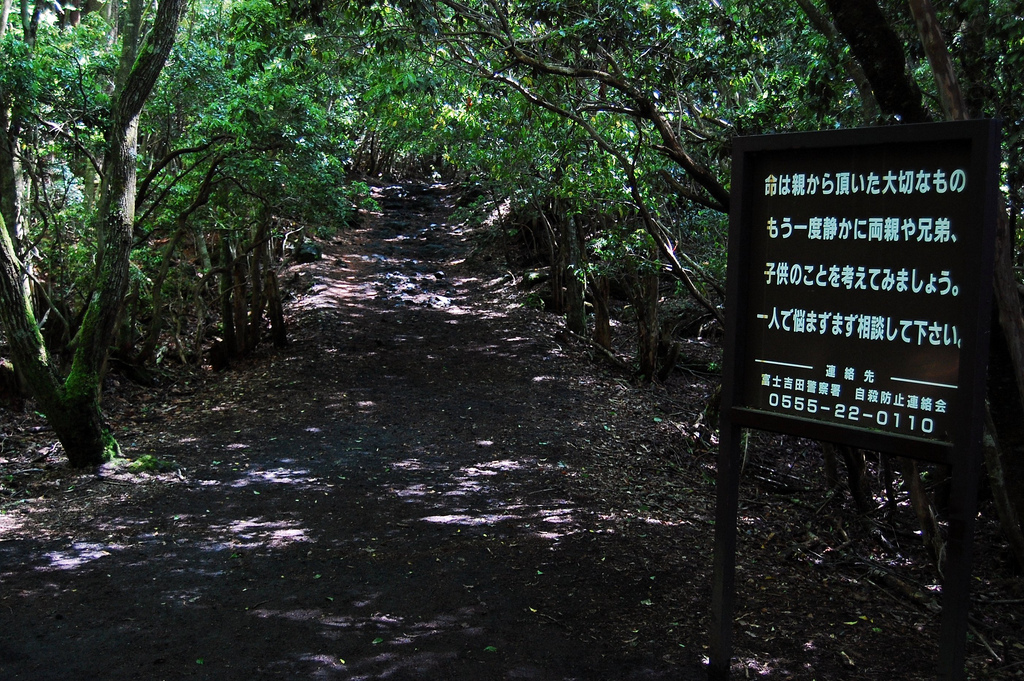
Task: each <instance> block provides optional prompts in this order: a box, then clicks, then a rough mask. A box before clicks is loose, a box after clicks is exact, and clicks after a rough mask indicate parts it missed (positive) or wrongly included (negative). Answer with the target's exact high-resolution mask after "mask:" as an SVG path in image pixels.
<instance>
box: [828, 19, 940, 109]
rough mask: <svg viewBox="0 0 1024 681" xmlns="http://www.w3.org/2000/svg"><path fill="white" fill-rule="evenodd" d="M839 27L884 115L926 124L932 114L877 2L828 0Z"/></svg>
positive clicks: (900, 45)
mask: <svg viewBox="0 0 1024 681" xmlns="http://www.w3.org/2000/svg"><path fill="white" fill-rule="evenodd" d="M827 4H828V8H829V10H830V11H831V12H832V17H833V18H834V19H835V26H836V28H838V29H839V31H840V32H841V33H842V34H843V36H844V37H845V38H846V42H847V43H848V44H849V45H850V50H851V51H852V52H853V55H854V57H856V59H857V62H858V63H860V65H861V67H862V68H863V69H864V73H865V74H867V77H868V80H869V81H871V89H872V90H873V91H874V93H875V99H876V100H877V101H878V105H879V106H880V107H881V109H882V113H885V114H895V115H896V116H898V117H899V120H900V121H902V122H904V123H923V122H924V121H927V120H928V118H929V117H928V112H927V111H926V110H925V108H924V105H923V104H922V103H921V90H920V88H918V87H917V83H915V82H914V79H913V78H912V77H911V76H910V74H909V73H908V72H907V59H906V55H905V54H904V51H903V42H902V41H901V40H900V37H899V36H898V35H896V32H895V31H893V30H892V27H891V26H889V22H888V21H887V20H886V18H885V15H884V14H882V10H881V9H880V8H879V7H878V3H877V2H876V0H827Z"/></svg>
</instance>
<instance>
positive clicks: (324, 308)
mask: <svg viewBox="0 0 1024 681" xmlns="http://www.w3.org/2000/svg"><path fill="white" fill-rule="evenodd" d="M379 199H380V203H381V206H382V210H381V211H380V212H378V213H375V214H371V215H368V216H367V219H366V220H365V223H364V225H363V226H361V227H359V228H357V229H354V230H352V231H349V232H346V233H345V234H342V235H340V236H339V238H338V239H336V240H335V241H333V242H332V243H331V244H328V245H327V247H326V249H325V255H324V258H323V260H321V261H318V262H316V263H311V264H308V265H292V266H290V267H289V268H288V269H287V270H286V272H285V273H284V277H283V279H284V281H285V284H286V287H287V289H288V290H289V291H290V293H291V296H292V299H291V301H290V303H289V310H290V312H289V314H290V319H289V322H290V325H291V329H292V331H291V338H292V344H291V345H290V347H289V348H287V349H286V350H284V351H273V350H272V349H269V348H265V349H262V350H261V351H260V353H259V354H258V355H257V356H256V357H254V358H252V359H250V360H247V361H246V362H243V363H240V364H238V365H236V366H235V367H233V368H232V369H231V370H229V371H227V372H224V373H220V374H215V375H212V376H209V375H208V376H206V377H205V378H197V377H196V376H189V375H187V374H181V375H179V376H177V377H175V378H173V381H172V382H169V383H166V384H165V385H163V386H161V387H160V388H159V389H157V390H153V389H152V388H145V389H143V388H139V387H137V386H133V385H132V384H130V383H128V382H127V381H125V380H124V379H123V378H119V377H118V376H116V375H115V376H112V377H111V378H110V379H109V380H108V383H109V392H108V393H107V394H106V396H105V406H106V409H107V410H108V413H110V414H111V419H112V423H113V424H114V425H115V426H116V427H117V433H118V437H119V439H120V441H121V442H123V443H124V444H125V445H127V447H128V448H129V449H130V451H131V452H132V455H133V456H134V457H136V458H138V457H142V456H145V455H148V456H149V457H152V458H151V459H150V461H151V462H152V461H156V462H160V461H163V462H173V464H175V465H176V466H177V469H175V470H171V471H168V472H164V473H159V474H150V473H132V472H130V471H128V470H126V468H125V466H124V464H123V463H122V464H120V465H115V466H107V467H105V468H104V469H103V470H101V471H100V472H99V474H95V473H92V472H88V473H81V472H75V471H69V470H68V469H67V468H66V467H65V466H64V465H63V463H62V461H61V457H60V455H59V451H57V449H56V447H55V446H53V444H52V436H51V434H49V433H47V432H46V431H45V429H44V426H43V425H42V422H41V421H40V420H39V419H38V418H36V417H34V416H33V415H31V414H30V413H24V414H17V415H15V416H14V418H15V423H0V679H2V680H4V681H6V680H7V679H31V680H33V681H37V680H45V679H74V680H76V681H78V680H85V679H98V680H103V681H123V680H127V679H177V678H182V677H189V678H206V679H252V678H288V679H296V678H298V679H306V678H309V679H367V680H369V679H399V680H402V679H440V680H449V679H452V680H462V679H465V680H467V681H468V680H473V681H476V680H484V681H488V680H492V679H495V680H496V679H539V680H552V681H555V680H558V681H567V680H569V679H578V680H580V681H594V680H608V681H613V680H614V681H618V680H626V681H628V680H632V679H674V680H676V681H686V680H687V679H703V678H705V674H704V670H703V668H702V660H703V656H704V654H705V650H706V647H705V646H706V644H707V638H706V632H707V620H708V618H709V615H710V603H709V589H710V584H711V577H710V575H709V571H710V567H711V562H712V561H711V553H712V552H711V542H712V529H713V528H712V524H711V515H712V514H711V509H712V503H713V502H712V494H713V489H714V487H713V476H714V456H715V454H714V437H713V433H712V432H711V431H709V430H708V427H707V425H706V422H705V419H704V417H703V416H702V410H703V409H704V407H705V405H706V404H707V397H708V394H709V392H710V390H711V386H712V384H713V381H714V377H709V376H707V375H706V374H704V373H702V372H701V370H700V368H701V366H702V365H703V366H707V365H709V364H711V363H713V362H715V361H716V360H717V355H716V354H715V353H716V352H717V350H716V348H714V346H713V345H711V344H707V343H702V342H701V341H699V340H692V341H689V342H688V343H687V344H686V346H685V347H684V349H683V352H682V356H683V358H682V366H683V367H685V370H684V371H681V372H677V374H676V375H675V376H673V378H672V379H671V381H670V383H669V385H667V386H646V387H645V386H640V385H638V384H636V383H634V382H632V381H631V380H630V378H629V377H628V376H625V375H622V374H621V373H618V370H616V369H613V368H609V365H608V363H607V362H605V361H604V360H603V358H602V357H597V358H596V361H595V358H594V357H592V356H589V354H588V349H587V348H586V346H585V345H583V344H578V343H572V342H569V341H568V339H566V338H564V337H563V336H561V333H560V332H559V330H558V329H559V322H558V320H557V319H555V318H554V317H552V316H550V315H546V314H543V313H540V312H538V311H536V310H531V309H527V308H524V307H523V306H522V305H521V302H520V301H521V300H522V296H521V294H520V293H517V292H516V290H515V285H514V282H513V281H511V279H510V275H509V274H508V273H507V272H505V271H503V269H502V267H501V266H500V264H499V261H500V257H490V256H489V255H488V253H489V251H488V249H487V248H486V247H482V246H481V243H482V242H481V236H483V234H484V233H483V232H480V233H478V234H473V233H471V232H470V231H468V229H467V228H464V227H459V226H458V225H456V224H454V221H453V220H452V218H451V217H450V215H451V212H452V208H453V206H452V199H451V198H450V197H449V196H448V195H447V194H446V193H445V191H444V189H443V188H430V187H412V186H407V187H392V188H386V189H382V190H381V191H380V196H379ZM617 332H618V333H620V334H628V333H629V329H628V328H627V327H626V326H620V327H618V329H617ZM620 345H621V347H628V345H629V343H628V342H627V341H626V340H622V342H621V343H620ZM6 414H10V412H0V416H3V415H6ZM816 447H817V445H816V444H815V443H809V442H806V441H799V440H795V439H792V438H782V437H778V436H771V435H764V436H757V437H756V438H755V437H752V438H751V442H750V447H749V449H748V457H749V461H748V473H747V475H746V476H745V483H744V491H743V503H742V507H741V518H740V524H741V525H740V527H741V536H740V565H739V572H738V579H737V582H738V586H739V592H738V595H737V612H736V636H735V646H736V648H735V654H736V662H735V667H734V670H735V674H736V677H737V678H770V679H801V680H812V679H819V680H820V679H829V680H834V679H858V680H864V679H873V680H878V681H883V680H884V681H891V680H893V679H905V680H910V679H914V680H917V679H929V678H933V674H932V670H933V669H934V661H935V660H936V658H937V645H936V641H937V634H938V624H939V618H938V615H937V605H936V601H935V597H936V595H937V589H936V587H935V582H936V580H937V576H936V575H935V573H934V571H933V569H932V568H931V567H930V566H929V563H928V560H927V558H926V557H925V556H924V555H923V551H922V549H921V546H920V541H919V540H918V538H917V537H916V536H915V534H914V533H915V530H916V525H915V521H914V518H913V514H912V513H911V512H910V511H909V510H908V509H904V511H905V512H903V511H901V512H900V513H894V514H892V515H891V517H890V515H889V514H888V512H886V513H885V514H883V515H881V516H877V517H874V518H871V519H864V518H858V516H857V513H856V511H855V510H854V509H852V507H851V506H850V504H849V503H847V502H846V501H844V495H843V494H842V493H840V494H837V495H835V496H833V495H832V494H831V493H830V492H829V491H828V490H827V489H825V488H824V482H823V476H822V475H821V453H820V449H817V448H816ZM901 503H903V502H901ZM983 516H985V517H987V518H988V520H986V521H985V522H984V523H982V527H981V530H982V533H983V537H982V538H981V539H979V542H978V543H979V551H978V554H979V556H978V561H977V562H976V566H975V575H976V584H975V589H976V594H975V606H974V610H973V616H974V619H972V625H971V626H972V636H971V639H970V642H969V649H968V657H969V666H970V669H971V670H972V675H973V676H974V677H975V678H993V679H1009V678H1022V677H1024V663H1022V662H1020V660H1021V659H1022V658H1021V654H1022V653H1021V652H1019V651H1024V638H1022V636H1021V627H1020V625H1021V617H1020V613H1019V607H1020V606H1019V604H1020V603H1021V602H1022V601H1021V599H1022V597H1024V582H1022V580H1021V579H1020V578H1019V576H1014V575H1013V574H1012V573H1010V572H1009V571H1008V570H1007V569H1006V565H1005V561H1004V560H1003V558H1001V556H1000V548H999V547H1000V546H1001V539H1000V538H999V537H998V527H997V525H995V524H994V522H993V521H992V520H991V517H993V516H992V513H991V509H990V508H986V510H985V511H983ZM881 535H884V538H885V540H886V543H885V547H893V548H885V547H883V545H882V543H880V542H879V539H878V538H879V536H881ZM904 592H905V593H904Z"/></svg>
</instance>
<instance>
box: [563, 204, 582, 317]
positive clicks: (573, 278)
mask: <svg viewBox="0 0 1024 681" xmlns="http://www.w3.org/2000/svg"><path fill="white" fill-rule="evenodd" d="M563 225H564V229H563V231H562V242H563V246H564V248H565V251H566V255H567V261H566V264H565V327H566V328H567V329H569V331H571V332H572V333H574V334H576V335H577V336H586V334H587V311H586V308H585V307H584V296H585V295H586V291H587V282H586V271H585V269H584V264H585V262H584V257H583V249H582V247H581V246H580V242H581V241H582V239H581V237H580V231H581V230H580V225H579V222H578V221H577V220H576V218H575V217H574V216H572V215H569V216H567V217H566V219H565V222H564V223H563Z"/></svg>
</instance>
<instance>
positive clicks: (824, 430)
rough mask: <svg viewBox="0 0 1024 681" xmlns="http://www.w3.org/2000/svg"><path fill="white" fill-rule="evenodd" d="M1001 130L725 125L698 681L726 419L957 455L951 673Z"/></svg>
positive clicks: (724, 669) (724, 584) (731, 484)
mask: <svg viewBox="0 0 1024 681" xmlns="http://www.w3.org/2000/svg"><path fill="white" fill-rule="evenodd" d="M998 131H999V126H998V123H996V122H994V121H969V122H959V123H938V124H929V125H916V126H894V127H887V128H871V129H860V130H846V131H831V132H821V133H802V134H792V135H770V136H763V137H748V138H738V139H737V140H735V144H734V151H733V181H732V205H733V209H732V211H731V214H730V230H729V273H728V295H727V325H726V347H725V363H724V367H725V373H724V376H723V389H722V398H723V402H722V426H721V428H722V436H721V440H720V449H719V477H718V510H717V514H716V518H717V519H716V522H717V523H718V524H717V529H716V578H715V585H714V595H713V600H714V608H715V612H714V617H715V621H714V625H713V631H712V643H713V645H712V656H711V674H712V678H717V679H724V678H726V676H727V675H728V659H729V656H730V655H731V650H730V645H729V641H730V640H731V639H730V633H729V632H730V631H731V626H732V622H731V607H732V597H733V596H732V589H733V576H732V574H731V572H732V570H733V568H734V561H735V527H736V507H737V503H738V485H739V481H738V467H737V460H738V458H739V451H738V446H737V439H738V429H739V428H740V427H752V428H759V429H764V430H771V431H776V432H783V433H791V434H793V435H798V436H802V437H809V438H814V439H818V440H824V441H828V442H836V443H842V444H849V445H851V446H855V447H862V448H866V449H872V450H877V451H884V452H890V453H894V454H899V455H902V456H910V457H914V458H919V459H925V460H930V461H936V462H941V463H948V464H951V465H953V467H954V488H955V489H954V497H955V499H954V501H953V509H952V511H951V517H950V537H949V539H950V558H949V565H950V566H951V567H952V571H953V572H952V573H951V572H950V568H949V567H947V570H946V575H947V580H946V584H945V587H944V602H943V604H944V608H945V610H946V612H944V633H943V637H944V643H943V651H944V652H943V655H944V658H945V657H947V656H950V659H948V660H947V659H944V660H942V661H940V667H943V668H945V669H946V671H945V672H943V674H944V675H946V676H948V678H961V676H962V673H963V640H964V633H963V632H964V631H965V627H966V605H967V597H966V589H967V579H968V578H969V574H970V560H969V552H970V544H971V540H970V537H971V534H972V528H973V525H972V523H973V512H974V506H975V501H974V499H973V496H974V494H975V491H976V485H977V467H978V460H979V458H980V457H979V451H980V441H981V433H982V422H983V419H982V417H983V413H984V412H983V408H984V398H985V369H986V366H987V359H988V332H989V323H990V316H989V315H990V301H991V281H992V258H993V244H994V234H995V206H996V197H997V186H998ZM960 582H962V583H963V584H962V586H961V584H960ZM961 592H962V593H961ZM954 620H955V621H954ZM949 622H953V623H952V624H948V623H949ZM947 625H948V626H947ZM947 629H948V631H947ZM957 667H958V668H959V670H960V671H959V672H957V671H955V668H957ZM958 674H959V675H960V676H958Z"/></svg>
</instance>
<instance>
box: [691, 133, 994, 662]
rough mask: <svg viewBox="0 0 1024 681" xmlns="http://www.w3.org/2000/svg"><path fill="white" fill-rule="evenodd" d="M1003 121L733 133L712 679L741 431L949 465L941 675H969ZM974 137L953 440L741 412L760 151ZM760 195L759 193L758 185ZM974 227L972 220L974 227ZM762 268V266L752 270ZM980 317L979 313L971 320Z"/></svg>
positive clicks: (729, 564)
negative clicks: (966, 293) (970, 268)
mask: <svg viewBox="0 0 1024 681" xmlns="http://www.w3.org/2000/svg"><path fill="white" fill-rule="evenodd" d="M1000 127H1001V126H1000V122H999V121H998V120H993V119H979V120H971V121H955V122H944V123H923V124H915V125H899V126H887V127H876V128H857V129H848V130H834V131H818V132H803V133H788V134H777V135H761V136H753V137H737V138H735V139H734V142H733V155H732V178H733V182H732V200H731V210H730V213H729V251H728V270H727V272H728V274H727V283H726V300H727V301H728V303H727V309H726V329H725V353H724V358H723V375H722V403H721V419H720V436H719V452H718V476H717V481H716V507H715V556H714V576H713V583H712V617H711V627H710V629H711V630H710V639H711V641H710V643H711V645H710V651H709V667H708V672H709V676H708V677H709V679H711V681H724V680H725V679H728V677H729V667H730V662H731V657H732V628H733V622H732V616H733V607H734V601H735V569H736V525H737V515H738V510H739V461H740V447H739V444H740V429H741V428H743V427H748V428H755V429H758V430H767V431H774V432H779V433H788V434H792V435H796V436H798V437H807V438H811V439H816V440H823V441H827V442H836V443H841V444H847V445H850V446H853V447H857V448H862V449H870V450H874V451H880V452H886V453H890V454H896V455H899V456H906V457H910V458H913V459H919V460H925V461H931V462H936V463H944V464H949V465H950V466H951V467H952V469H953V470H952V489H951V494H950V508H949V530H948V540H947V541H948V557H947V562H946V569H945V575H944V577H945V579H944V581H943V589H942V628H941V632H940V653H939V660H938V673H939V676H940V678H942V679H955V680H959V679H963V678H964V656H965V648H966V631H967V612H968V609H969V606H970V596H969V594H970V574H971V562H972V561H971V556H972V544H973V532H974V515H975V513H976V507H977V485H978V473H979V466H980V460H981V437H982V432H983V425H984V413H985V394H986V392H985V388H986V371H987V366H988V349H989V333H990V328H991V300H992V284H991V282H992V272H993V266H994V257H995V255H994V251H995V229H996V211H997V206H998V201H997V199H998V187H999V142H1000V139H999V137H1000ZM954 140H955V141H958V142H963V141H969V143H970V164H969V168H968V173H969V175H968V177H970V178H972V179H971V183H970V186H969V187H968V189H967V192H965V194H966V196H965V197H964V201H968V202H970V204H969V205H971V206H973V207H975V208H974V210H975V211H976V212H977V215H978V224H977V226H976V229H975V230H972V233H971V236H970V238H969V239H967V243H966V244H965V247H967V248H970V249H971V251H970V252H969V255H968V258H969V259H975V258H976V259H977V260H976V265H977V268H978V269H977V272H978V275H977V277H978V279H977V282H976V286H973V287H972V288H973V289H974V291H973V300H972V299H968V300H967V301H966V303H965V307H964V309H965V310H966V311H967V313H966V314H965V318H964V319H963V324H964V328H963V335H962V342H961V346H960V361H959V368H958V381H957V390H958V408H959V409H960V410H961V412H960V413H959V415H958V419H957V421H956V427H955V428H954V430H953V432H952V442H951V443H946V442H939V441H933V440H926V439H923V438H917V437H912V436H907V435H901V434H898V433H888V432H880V431H872V430H868V429H864V428H856V427H850V426H844V425H840V424H834V423H829V422H825V421H817V420H812V419H806V418H800V417H796V416H788V415H784V414H779V413H775V412H766V411H761V410H757V409H752V408H748V407H744V406H742V405H737V398H738V396H739V394H740V392H741V391H742V381H743V379H744V374H743V371H744V368H743V367H742V366H740V362H743V363H745V365H746V366H749V364H750V362H749V361H747V360H749V355H748V354H747V347H746V343H745V337H746V329H747V328H748V326H749V323H750V305H749V301H748V300H747V292H748V291H749V289H750V282H751V279H750V278H751V277H752V276H760V269H761V268H762V267H763V263H754V262H753V254H752V253H751V252H750V249H749V248H744V246H745V245H746V244H749V243H750V241H749V235H750V234H751V231H752V230H753V229H756V227H755V226H754V225H753V224H752V223H753V220H752V212H753V201H751V200H750V197H751V196H753V195H755V192H756V190H757V189H756V188H757V187H758V186H759V183H762V186H763V178H755V177H753V175H752V172H751V170H750V168H751V165H752V164H751V163H748V158H749V157H751V155H753V154H757V153H761V152H773V153H774V152H779V151H786V150H796V149H799V150H822V151H824V150H828V149H837V148H855V147H866V146H874V145H879V144H892V145H900V144H921V143H930V142H934V143H936V144H941V143H943V142H950V141H954ZM762 191H763V190H762ZM971 226H972V227H974V225H971ZM755 265H756V267H757V270H755V269H754V266H755ZM972 312H973V314H971V313H972Z"/></svg>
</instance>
